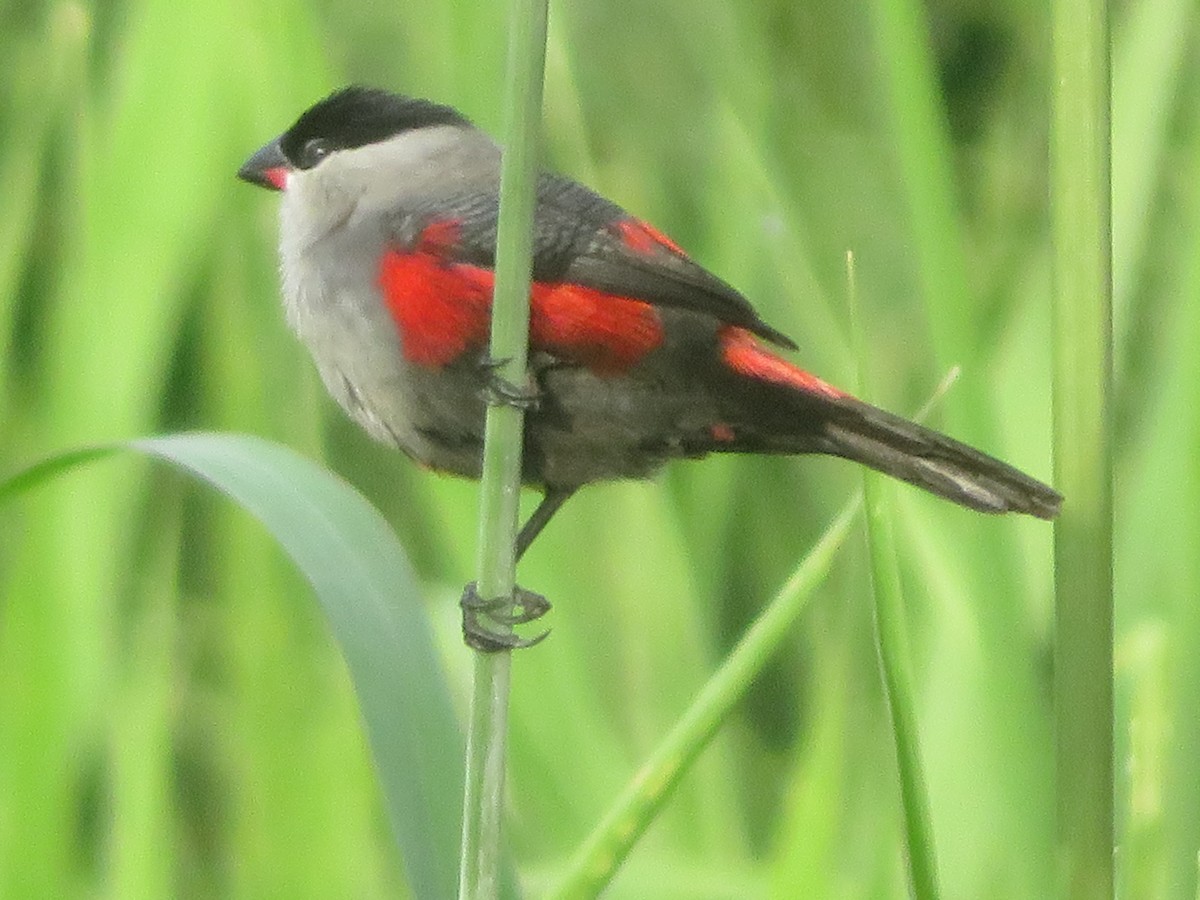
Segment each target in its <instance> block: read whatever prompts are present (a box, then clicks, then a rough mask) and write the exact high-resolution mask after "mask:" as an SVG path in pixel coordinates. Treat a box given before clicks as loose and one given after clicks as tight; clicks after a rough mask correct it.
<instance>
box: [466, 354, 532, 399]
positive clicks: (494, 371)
mask: <svg viewBox="0 0 1200 900" xmlns="http://www.w3.org/2000/svg"><path fill="white" fill-rule="evenodd" d="M507 362H508V360H506V359H492V358H491V357H487V356H485V357H484V358H483V359H481V360H480V361H479V367H480V368H481V369H482V370H483V372H484V378H485V382H484V386H483V397H484V399H485V400H486V401H487V402H488V403H489V404H491V405H493V406H513V407H516V408H517V409H521V410H527V411H528V410H531V409H537V407H538V404H539V403H540V402H541V393H540V392H539V391H538V389H537V388H536V387H534V386H533V385H529V384H527V385H525V386H524V387H522V386H521V385H517V384H513V383H512V382H511V381H509V380H508V379H507V378H504V377H503V376H502V375H501V374H500V372H499V369H500V367H501V366H503V365H505V364H506V363H507Z"/></svg>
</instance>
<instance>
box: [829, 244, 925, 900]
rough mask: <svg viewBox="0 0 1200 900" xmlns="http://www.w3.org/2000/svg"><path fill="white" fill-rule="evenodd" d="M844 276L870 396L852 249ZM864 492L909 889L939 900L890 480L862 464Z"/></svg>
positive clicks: (863, 387) (862, 389) (861, 379)
mask: <svg viewBox="0 0 1200 900" xmlns="http://www.w3.org/2000/svg"><path fill="white" fill-rule="evenodd" d="M846 281H847V285H848V289H849V302H850V321H851V330H852V331H853V338H854V346H855V357H856V358H857V359H858V390H859V394H860V396H862V397H863V399H865V400H868V401H869V400H870V399H871V387H870V381H871V379H870V372H869V370H868V365H867V360H868V359H869V358H870V354H869V352H868V350H867V340H866V336H865V334H864V331H863V327H862V322H861V317H860V316H859V313H858V292H857V289H856V285H855V278H854V257H853V256H852V255H851V254H849V253H847V254H846ZM863 498H864V504H865V508H866V513H867V515H866V519H867V544H868V546H869V548H870V555H871V582H872V588H873V590H874V594H875V643H876V648H877V650H878V652H879V671H880V676H881V678H882V679H883V695H884V699H885V701H886V703H887V709H888V715H889V716H890V717H891V722H892V738H893V741H894V742H895V747H896V769H897V774H898V775H899V779H900V803H901V807H902V809H903V811H904V830H905V844H906V849H907V851H908V852H907V862H908V879H909V892H910V894H911V895H912V896H913V897H916V898H918V900H935V898H936V897H937V896H938V879H937V854H936V852H935V850H936V848H935V844H934V837H933V820H932V816H931V814H930V809H929V797H928V795H927V794H926V790H925V778H924V775H923V773H922V766H921V749H920V745H919V742H918V737H917V700H916V694H915V691H914V688H913V682H914V678H913V673H912V650H911V648H910V646H909V640H908V631H907V629H906V627H905V622H906V618H907V617H906V615H905V611H904V593H903V591H902V590H901V587H900V567H899V564H898V562H897V558H896V541H895V536H894V534H893V530H892V520H893V514H892V504H891V494H890V485H889V484H887V483H886V482H885V479H884V476H882V475H880V474H879V473H877V472H873V471H871V470H869V469H863Z"/></svg>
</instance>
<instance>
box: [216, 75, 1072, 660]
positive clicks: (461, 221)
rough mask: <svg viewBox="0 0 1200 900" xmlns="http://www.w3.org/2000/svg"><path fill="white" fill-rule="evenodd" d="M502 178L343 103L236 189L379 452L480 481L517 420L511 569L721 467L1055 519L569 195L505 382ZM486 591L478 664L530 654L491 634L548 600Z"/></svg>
mask: <svg viewBox="0 0 1200 900" xmlns="http://www.w3.org/2000/svg"><path fill="white" fill-rule="evenodd" d="M500 165H501V148H500V147H499V146H498V144H497V143H496V142H495V141H494V140H493V139H492V138H491V137H490V136H488V135H487V134H486V133H485V132H484V131H483V130H481V129H479V128H478V127H476V126H475V125H474V124H473V123H472V122H471V121H470V120H469V119H468V118H467V117H466V116H464V115H463V114H462V113H460V112H458V111H457V110H455V109H453V108H452V107H450V106H446V105H443V104H440V103H437V102H434V101H430V100H425V99H420V98H415V97H409V96H405V95H401V94H396V93H392V92H390V91H386V90H381V89H378V88H371V87H364V86H360V85H352V86H349V87H345V88H342V89H340V90H337V91H335V92H334V93H332V94H330V95H329V96H327V97H325V98H324V99H322V100H320V101H318V102H317V103H315V104H314V105H312V106H311V107H309V108H308V109H307V110H305V111H304V112H303V113H302V114H301V115H300V116H299V118H297V119H296V120H295V122H294V123H293V124H292V125H291V126H290V127H289V128H288V129H287V130H286V131H284V132H283V133H282V134H281V135H279V137H277V138H275V139H273V140H271V141H270V142H268V143H267V144H266V145H264V146H263V147H262V148H261V149H259V150H258V151H257V152H255V153H254V154H253V155H252V156H250V158H249V159H248V160H247V161H246V162H245V164H244V165H243V166H242V167H241V168H240V170H239V171H238V177H239V178H241V179H242V180H244V181H246V182H249V183H251V184H255V185H258V186H261V187H265V188H269V189H271V190H274V191H279V192H281V193H282V202H281V204H280V216H279V223H280V224H279V264H280V265H279V268H280V274H281V283H282V284H281V287H282V291H281V292H282V297H283V306H284V310H285V315H286V319H287V322H288V324H289V325H290V327H291V329H292V330H293V331H294V332H295V333H296V334H297V335H298V337H299V338H300V340H301V342H302V343H303V344H304V345H305V346H306V347H307V348H308V350H309V352H310V353H311V355H312V358H313V361H314V363H315V365H316V369H317V371H318V372H319V374H320V377H321V380H322V381H323V383H324V385H325V387H326V388H327V389H328V391H329V393H330V394H331V395H332V397H333V398H334V400H336V401H337V403H338V404H339V405H340V406H341V407H342V409H343V410H345V412H346V413H347V414H348V415H349V417H350V418H351V419H353V420H354V421H355V422H356V423H358V424H359V425H360V426H361V427H362V428H363V429H365V430H366V431H367V433H369V434H370V435H371V436H372V437H374V438H376V439H377V440H379V441H382V442H383V443H385V444H388V445H391V446H393V447H396V448H398V449H400V450H402V451H403V452H404V453H406V454H407V455H408V456H410V457H412V458H413V459H414V460H416V461H417V462H419V463H420V464H422V465H423V466H425V467H427V468H430V469H434V470H438V471H442V472H448V473H453V474H455V475H459V476H466V477H468V478H478V477H479V476H480V470H481V465H482V455H483V436H484V420H485V414H486V409H487V405H488V403H489V402H510V403H514V404H518V405H521V406H523V407H524V408H525V410H526V412H525V417H524V442H523V462H522V473H521V474H522V482H523V483H524V484H526V485H529V486H532V487H535V488H538V489H540V490H541V491H542V499H541V502H540V504H539V505H538V506H537V508H536V509H535V510H534V512H533V513H532V514H531V515H530V517H529V518H528V520H527V521H526V522H525V523H524V525H523V526H522V528H521V530H520V532H519V535H518V538H517V545H516V548H515V550H516V556H517V558H518V559H519V558H520V556H521V555H522V554H523V553H524V552H525V551H526V550H527V549H528V547H529V545H530V544H531V543H532V542H533V540H534V539H535V538H536V537H537V536H538V534H539V533H540V532H541V531H542V529H544V528H545V527H546V525H547V523H548V522H549V521H550V520H551V518H552V517H553V516H554V515H555V514H556V513H557V512H558V511H559V509H560V508H561V507H562V506H563V504H564V503H565V502H566V501H567V500H568V499H570V497H571V496H573V495H574V494H575V492H576V491H578V490H579V489H580V488H581V487H583V486H585V485H588V484H592V483H594V482H601V481H608V480H613V479H639V478H647V477H650V476H652V475H653V474H654V473H655V472H656V471H658V470H659V469H660V468H661V467H662V466H663V465H664V464H665V463H667V462H668V461H670V460H674V459H679V458H696V457H703V456H706V455H708V454H713V453H750V454H826V455H830V456H836V457H842V458H845V459H848V460H852V461H854V462H857V463H861V464H863V465H866V466H869V467H870V468H872V469H876V470H878V471H880V472H884V473H886V474H888V475H890V476H893V477H895V478H898V479H900V480H901V481H904V482H907V483H909V484H911V485H915V486H917V487H919V488H923V489H924V490H926V491H929V492H932V493H933V494H936V495H938V496H939V497H943V498H945V499H947V500H950V501H953V502H954V503H957V504H959V505H961V506H964V507H968V508H970V509H973V510H978V511H980V512H984V513H1009V512H1012V513H1022V514H1027V515H1031V516H1036V517H1038V518H1041V519H1053V518H1054V517H1055V516H1057V515H1058V512H1059V510H1060V507H1061V504H1062V499H1063V498H1062V496H1061V495H1060V494H1059V493H1058V492H1056V491H1055V490H1054V489H1053V488H1051V487H1049V486H1048V485H1046V484H1044V483H1042V482H1041V481H1038V480H1037V479H1035V478H1033V477H1031V476H1029V475H1026V474H1025V473H1023V472H1021V471H1019V470H1018V469H1016V468H1014V467H1013V466H1010V465H1008V464H1007V463H1004V462H1002V461H1000V460H998V459H996V458H994V457H992V456H989V455H988V454H986V453H984V452H982V451H980V450H977V449H975V448H973V447H971V446H968V445H967V444H964V443H962V442H960V441H957V440H955V439H954V438H951V437H949V436H947V435H944V434H941V433H939V432H937V431H935V430H933V429H931V428H928V427H926V426H924V425H920V424H918V423H915V422H911V421H908V420H906V419H904V418H902V417H900V416H897V415H894V414H892V413H889V412H886V411H884V410H882V409H879V408H877V407H875V406H872V405H870V404H868V403H865V402H863V401H862V400H859V399H856V398H855V397H853V396H851V395H850V394H849V393H847V392H845V391H842V390H840V389H838V388H836V387H834V386H832V385H830V384H828V383H826V382H825V381H822V380H821V379H820V378H818V377H817V376H815V375H813V374H810V373H809V372H807V371H805V370H803V369H801V368H800V367H799V366H797V365H795V364H794V363H792V362H790V361H789V360H788V359H787V358H786V355H785V353H786V352H787V351H792V350H795V349H796V344H795V343H794V342H793V341H792V340H791V339H790V338H788V337H787V336H786V335H785V334H783V333H782V332H781V331H779V330H777V329H775V328H774V327H772V326H771V325H769V324H767V323H766V322H765V321H764V320H763V319H762V318H761V317H760V316H759V314H758V313H757V312H756V311H755V310H754V308H753V306H752V305H751V304H750V302H749V301H748V300H747V299H746V298H745V297H744V296H743V295H742V294H741V293H739V292H738V291H737V290H736V289H735V288H733V287H732V286H730V285H729V284H728V283H726V282H725V281H723V280H721V279H720V278H719V277H717V276H716V275H714V274H712V273H711V272H709V271H708V270H707V269H705V268H704V267H702V266H701V265H699V264H698V263H697V262H695V261H694V260H693V259H692V258H691V257H690V256H689V255H688V254H687V253H686V252H685V251H684V250H683V248H681V247H680V246H679V245H678V244H677V243H675V242H674V241H673V240H672V239H671V238H669V237H668V236H667V235H666V234H664V233H663V232H661V231H659V230H658V229H657V228H655V227H654V226H653V225H651V224H650V223H648V222H646V221H644V220H642V219H640V218H637V217H636V216H634V215H631V214H630V213H628V212H627V211H626V210H624V209H623V208H622V207H620V206H619V205H617V204H616V203H613V202H612V201H610V200H608V199H605V198H604V197H602V196H601V195H599V194H598V193H596V192H594V191H592V190H591V189H589V188H587V187H585V186H584V185H582V184H580V183H578V182H576V181H574V180H571V179H570V178H567V177H564V176H561V175H558V174H553V173H549V172H543V173H541V174H540V175H539V176H538V179H537V183H536V205H535V213H534V223H533V261H532V286H531V290H530V322H529V344H528V377H529V384H528V385H513V384H508V383H507V382H504V381H503V380H502V379H500V378H499V377H498V375H497V371H496V368H497V366H496V362H495V361H494V360H491V359H489V357H488V337H489V330H490V323H491V303H492V288H493V283H494V278H495V260H496V232H497V223H498V220H499V186H500ZM472 590H473V588H472V586H468V591H467V593H465V594H464V599H463V614H464V619H463V630H464V637H465V638H466V641H467V643H468V644H470V645H471V646H473V647H476V648H477V649H480V650H487V651H498V650H507V649H512V648H515V647H521V646H527V645H528V644H531V643H533V642H534V641H530V640H526V639H522V638H519V637H517V636H516V635H514V634H512V630H511V628H505V629H503V630H501V629H496V628H493V627H489V625H488V624H487V623H486V622H484V621H482V620H481V618H480V617H481V615H483V616H485V617H490V618H491V619H492V621H493V622H503V623H504V624H506V625H511V624H514V623H522V622H525V621H530V620H532V619H533V618H536V617H537V616H539V615H541V613H542V612H544V611H545V609H546V608H547V607H548V604H547V603H546V602H545V601H544V599H543V598H541V597H539V596H538V595H536V594H533V593H532V592H528V591H523V590H522V589H519V588H518V589H517V592H516V593H515V594H514V597H513V598H508V601H509V603H510V605H509V607H508V608H507V612H505V611H504V610H503V609H502V608H501V605H500V601H498V600H488V601H483V600H480V599H479V598H478V596H476V595H472V594H471V591H472ZM500 599H501V600H503V599H504V598H500ZM542 636H544V635H542ZM540 637H541V636H539V638H540Z"/></svg>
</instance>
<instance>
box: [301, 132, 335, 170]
mask: <svg viewBox="0 0 1200 900" xmlns="http://www.w3.org/2000/svg"><path fill="white" fill-rule="evenodd" d="M331 149H332V148H331V147H330V146H329V144H328V143H326V142H325V141H324V140H323V139H322V138H312V139H311V140H308V141H305V142H304V146H303V147H301V148H300V168H302V169H311V168H312V167H313V166H315V165H316V164H317V163H319V162H320V161H321V160H323V159H324V158H325V157H326V156H328V155H329V151H330V150H331Z"/></svg>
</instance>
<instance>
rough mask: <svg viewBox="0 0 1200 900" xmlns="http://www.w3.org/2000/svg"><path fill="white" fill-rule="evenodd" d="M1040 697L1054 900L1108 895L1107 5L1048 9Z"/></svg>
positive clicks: (1071, 1) (1065, 1)
mask: <svg viewBox="0 0 1200 900" xmlns="http://www.w3.org/2000/svg"><path fill="white" fill-rule="evenodd" d="M1053 36H1054V93H1053V116H1052V126H1053V127H1052V138H1051V147H1050V151H1051V152H1050V164H1051V173H1050V174H1051V215H1052V238H1053V255H1054V301H1055V304H1054V348H1055V361H1054V362H1055V378H1054V463H1055V478H1056V484H1057V486H1058V488H1059V490H1061V491H1062V493H1063V495H1064V496H1065V497H1066V502H1065V504H1064V506H1063V513H1062V518H1061V519H1060V520H1059V522H1058V526H1057V528H1056V531H1055V545H1054V554H1055V590H1056V596H1055V638H1054V696H1055V720H1056V725H1057V729H1056V748H1055V755H1056V772H1057V803H1058V806H1057V846H1058V854H1059V856H1058V876H1059V884H1058V887H1059V896H1062V897H1071V898H1075V897H1078V898H1084V897H1101V896H1103V897H1107V896H1111V894H1112V887H1113V758H1112V752H1113V660H1112V648H1113V555H1112V554H1113V535H1112V524H1113V519H1112V443H1111V417H1110V408H1111V405H1110V399H1111V394H1112V270H1111V252H1112V232H1111V218H1110V217H1111V194H1110V190H1111V189H1110V184H1111V159H1110V140H1111V135H1110V125H1109V103H1110V84H1111V79H1110V71H1109V25H1108V7H1107V6H1106V5H1104V4H1096V3H1092V2H1090V0H1056V2H1055V3H1054V5H1053Z"/></svg>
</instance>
